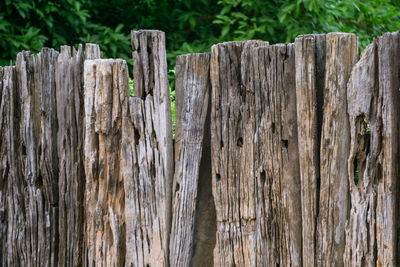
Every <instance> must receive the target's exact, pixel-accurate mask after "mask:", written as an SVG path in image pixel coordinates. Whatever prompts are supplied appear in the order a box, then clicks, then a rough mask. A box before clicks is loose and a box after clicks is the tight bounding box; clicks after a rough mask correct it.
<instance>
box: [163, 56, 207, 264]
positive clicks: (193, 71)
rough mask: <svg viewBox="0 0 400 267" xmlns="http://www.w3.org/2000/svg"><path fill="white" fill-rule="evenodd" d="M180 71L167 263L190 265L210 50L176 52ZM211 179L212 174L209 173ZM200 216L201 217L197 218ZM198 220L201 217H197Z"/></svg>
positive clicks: (205, 110) (205, 113)
mask: <svg viewBox="0 0 400 267" xmlns="http://www.w3.org/2000/svg"><path fill="white" fill-rule="evenodd" d="M179 58H180V59H179V61H178V62H179V63H180V64H182V66H179V68H177V69H178V70H179V71H181V72H182V73H183V79H182V80H178V82H181V84H177V85H176V87H180V88H181V90H183V93H184V98H183V103H184V104H183V107H182V111H181V112H182V121H181V123H182V126H181V142H180V149H179V152H178V153H179V154H178V158H177V162H176V165H175V175H174V187H173V189H174V193H173V206H172V225H171V241H170V265H171V266H190V264H191V258H192V253H193V250H194V245H195V244H194V241H195V240H194V231H195V216H196V213H197V211H196V208H197V202H196V199H197V194H198V182H199V174H200V170H199V168H200V162H201V156H202V150H203V140H204V129H205V121H206V117H207V110H208V102H209V101H208V99H209V94H210V87H211V85H210V72H209V70H210V54H189V55H183V56H179ZM210 179H211V176H210ZM198 219H200V218H198ZM200 220H201V219H200Z"/></svg>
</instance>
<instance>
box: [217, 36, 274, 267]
mask: <svg viewBox="0 0 400 267" xmlns="http://www.w3.org/2000/svg"><path fill="white" fill-rule="evenodd" d="M266 44H268V43H267V42H263V41H247V42H227V43H221V44H217V45H214V46H212V48H211V63H210V64H211V65H210V70H211V72H210V78H211V84H212V104H211V158H212V175H213V196H214V200H215V207H216V217H217V233H216V246H215V249H214V266H232V265H233V266H235V265H237V266H254V265H255V259H256V257H255V255H254V251H255V249H256V221H255V219H256V210H255V205H256V203H255V201H256V200H255V192H256V188H255V182H254V179H255V177H254V176H255V175H254V158H253V157H254V148H253V137H254V93H253V92H251V89H250V81H251V76H250V75H249V74H248V73H249V71H250V66H251V54H252V49H253V48H254V47H256V46H261V45H266Z"/></svg>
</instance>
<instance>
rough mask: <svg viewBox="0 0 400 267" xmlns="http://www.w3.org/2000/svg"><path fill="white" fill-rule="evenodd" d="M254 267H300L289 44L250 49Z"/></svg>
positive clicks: (292, 56) (292, 61)
mask: <svg viewBox="0 0 400 267" xmlns="http://www.w3.org/2000/svg"><path fill="white" fill-rule="evenodd" d="M253 64H254V80H255V82H254V92H255V99H256V101H255V114H256V117H255V128H256V136H255V145H254V147H255V159H254V160H255V165H256V172H255V180H256V187H257V193H256V207H257V208H256V209H257V216H256V219H257V234H258V235H257V265H260V266H278V265H279V266H302V221H301V216H302V213H301V190H300V172H299V153H298V141H297V113H296V84H295V49H294V45H293V44H278V45H273V46H267V47H259V48H255V52H254V57H253Z"/></svg>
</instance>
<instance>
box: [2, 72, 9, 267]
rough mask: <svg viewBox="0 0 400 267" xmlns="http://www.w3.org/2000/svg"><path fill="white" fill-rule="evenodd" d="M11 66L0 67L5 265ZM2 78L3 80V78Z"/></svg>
mask: <svg viewBox="0 0 400 267" xmlns="http://www.w3.org/2000/svg"><path fill="white" fill-rule="evenodd" d="M6 68H11V67H4V68H3V67H0V265H1V266H6V263H7V228H8V225H7V213H8V212H9V211H8V208H7V188H8V183H9V169H10V166H9V161H8V149H9V147H8V138H7V131H8V128H9V124H8V123H7V121H8V110H9V109H8V108H9V102H10V101H9V93H8V88H7V87H6V86H5V85H4V82H5V79H6V77H5V76H4V73H5V71H6V70H5V69H6ZM3 78H4V80H3Z"/></svg>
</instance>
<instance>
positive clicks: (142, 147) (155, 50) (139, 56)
mask: <svg viewBox="0 0 400 267" xmlns="http://www.w3.org/2000/svg"><path fill="white" fill-rule="evenodd" d="M131 37H132V49H133V61H134V62H133V65H134V70H133V79H134V90H135V97H133V98H130V99H129V102H128V105H127V107H126V112H125V111H124V112H123V131H122V143H123V144H124V145H123V146H122V148H121V172H122V177H123V180H124V184H125V193H126V194H125V216H126V238H127V241H126V242H127V248H129V249H128V250H127V255H126V264H127V265H139V266H146V265H147V264H148V265H149V266H168V247H169V233H170V224H171V195H172V194H171V190H172V175H173V161H174V159H173V150H172V128H171V123H172V122H171V105H170V99H169V97H170V96H169V86H168V79H167V62H166V54H165V34H164V33H163V32H160V31H132V33H131Z"/></svg>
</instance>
